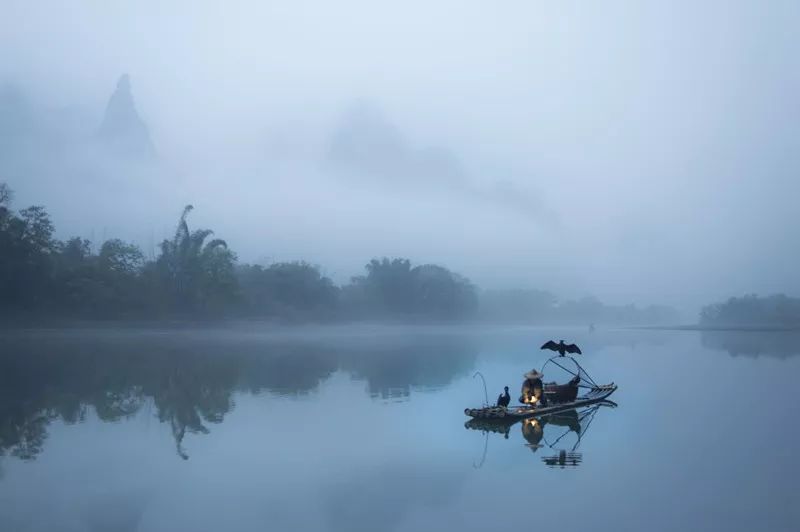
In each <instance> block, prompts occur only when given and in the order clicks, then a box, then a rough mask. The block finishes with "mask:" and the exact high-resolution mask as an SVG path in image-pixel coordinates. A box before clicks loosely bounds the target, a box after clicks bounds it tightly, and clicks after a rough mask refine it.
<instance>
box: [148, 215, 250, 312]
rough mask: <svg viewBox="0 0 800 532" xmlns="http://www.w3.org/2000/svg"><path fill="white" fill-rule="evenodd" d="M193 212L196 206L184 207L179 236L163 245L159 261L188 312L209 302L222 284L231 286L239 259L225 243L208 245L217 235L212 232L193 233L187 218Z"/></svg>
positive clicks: (219, 242) (173, 289) (196, 231)
mask: <svg viewBox="0 0 800 532" xmlns="http://www.w3.org/2000/svg"><path fill="white" fill-rule="evenodd" d="M193 209H194V207H193V206H192V205H187V206H186V207H184V208H183V213H181V217H180V220H179V221H178V227H177V229H176V230H175V236H173V238H172V240H164V241H163V242H162V243H161V256H160V257H159V259H158V264H159V266H160V269H161V271H162V273H163V274H164V275H165V277H166V279H167V283H168V285H169V286H170V288H171V290H172V292H173V294H174V296H175V297H176V300H177V303H178V305H179V306H180V307H182V308H184V309H187V308H193V307H196V306H198V303H201V304H202V303H205V302H206V301H207V300H208V298H209V296H210V295H212V293H213V292H217V291H218V290H217V289H219V288H220V287H221V286H220V284H228V285H230V283H231V279H232V272H233V262H234V260H235V258H234V255H233V254H232V253H231V252H230V251H229V250H228V245H227V244H226V243H225V241H224V240H221V239H219V238H215V239H213V240H209V241H208V242H206V240H207V239H208V237H210V236H211V235H213V234H214V232H213V231H211V230H210V229H195V230H194V231H190V230H189V224H188V223H187V222H186V217H187V216H188V215H189V213H190V212H192V210H193ZM223 288H225V287H223ZM227 288H228V289H229V288H230V286H228V287H227Z"/></svg>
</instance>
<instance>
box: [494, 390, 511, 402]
mask: <svg viewBox="0 0 800 532" xmlns="http://www.w3.org/2000/svg"><path fill="white" fill-rule="evenodd" d="M503 390H504V391H503V393H501V394H500V395H499V396H498V397H497V406H508V404H509V403H510V402H511V396H510V395H508V386H506V387H504V388H503Z"/></svg>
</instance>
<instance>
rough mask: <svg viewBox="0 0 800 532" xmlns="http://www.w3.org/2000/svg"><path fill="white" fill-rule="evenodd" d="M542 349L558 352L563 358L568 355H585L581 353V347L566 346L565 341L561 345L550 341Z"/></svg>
mask: <svg viewBox="0 0 800 532" xmlns="http://www.w3.org/2000/svg"><path fill="white" fill-rule="evenodd" d="M542 349H549V350H550V351H556V352H557V353H558V354H559V355H560V356H562V357H563V356H564V355H565V354H567V353H570V354H571V353H578V354H579V355H582V354H583V353H581V349H580V347H578V346H577V345H575V344H565V343H564V340H561V341H560V342H559V343H555V342H554V341H552V340H550V341H548V342H547V343H546V344H544V345H543V346H542Z"/></svg>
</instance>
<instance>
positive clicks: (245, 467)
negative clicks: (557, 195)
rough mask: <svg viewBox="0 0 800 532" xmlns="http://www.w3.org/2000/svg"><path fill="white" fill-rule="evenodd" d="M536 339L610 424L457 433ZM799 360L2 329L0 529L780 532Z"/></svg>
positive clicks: (663, 351) (633, 344)
mask: <svg viewBox="0 0 800 532" xmlns="http://www.w3.org/2000/svg"><path fill="white" fill-rule="evenodd" d="M550 337H558V338H562V337H563V338H567V339H570V340H571V341H575V342H576V343H578V344H579V345H580V346H581V349H582V350H583V351H584V353H585V355H583V356H582V358H581V359H580V360H581V364H582V365H583V366H584V367H585V368H586V369H587V370H588V371H589V372H590V373H591V374H592V376H593V377H595V379H596V380H598V381H600V382H607V381H612V380H613V381H615V382H616V383H617V384H619V386H620V388H619V390H618V391H617V392H615V394H614V396H612V398H611V399H613V400H614V401H615V402H616V403H617V404H618V406H617V407H612V405H611V404H608V405H596V406H595V407H590V408H585V409H579V410H574V411H567V412H562V413H560V414H558V415H553V416H550V417H547V418H541V419H538V420H531V421H527V422H522V423H517V424H513V425H509V426H481V425H480V424H476V423H475V422H473V421H468V420H467V419H466V418H465V416H464V414H463V412H464V408H465V407H471V406H479V405H480V404H481V403H482V402H483V401H484V395H483V389H482V386H481V385H480V384H479V382H478V381H477V380H475V379H473V378H472V375H473V374H474V373H475V372H476V371H480V372H481V374H483V375H485V377H486V381H487V386H488V388H489V395H490V398H494V397H496V396H497V394H498V393H499V392H500V391H501V390H502V387H503V386H504V385H507V386H509V387H510V388H511V390H512V396H514V395H515V392H516V391H517V390H518V389H519V386H520V384H521V381H522V378H521V377H522V373H523V372H525V371H527V370H529V369H531V368H533V367H537V368H538V367H541V365H542V363H543V362H544V360H545V359H546V358H547V355H546V354H542V353H540V352H539V350H538V347H539V346H540V345H541V343H542V339H546V338H550ZM753 346H756V347H757V349H754V347H753ZM750 353H753V354H756V355H757V356H749V354H750ZM794 353H796V351H794V350H793V349H792V348H791V341H790V340H789V337H780V336H774V335H760V336H752V335H737V334H730V333H724V334H723V333H715V334H708V333H699V332H691V331H689V332H687V331H625V330H603V329H598V330H595V331H593V332H588V331H587V330H586V329H585V328H584V329H580V330H569V329H561V330H555V331H554V330H549V329H548V330H538V329H531V328H508V329H486V330H470V329H458V328H448V327H442V328H432V327H427V328H425V327H422V328H413V327H412V328H385V329H380V330H378V329H368V330H360V329H353V330H344V329H343V330H323V331H311V330H304V329H298V330H295V331H294V332H286V333H276V332H270V333H262V332H259V331H258V330H251V329H247V328H245V329H243V330H239V329H208V330H195V329H180V330H150V329H136V328H130V329H113V330H112V329H107V330H73V331H67V330H50V331H0V531H3V532H5V531H14V532H40V531H42V532H43V531H51V530H64V531H67V532H78V531H80V532H90V531H91V532H94V531H100V530H106V531H126V532H132V531H138V532H161V531H170V532H174V531H177V532H183V531H192V532H194V531H206V530H207V531H212V530H231V531H250V530H309V531H318V530H319V531H348V532H350V531H362V530H363V531H365V532H366V531H375V530H394V531H411V530H414V531H417V530H450V529H458V530H489V529H500V530H506V529H515V528H520V527H527V526H531V519H532V509H535V517H536V519H535V526H536V527H539V528H558V529H559V530H570V531H571V530H585V525H586V523H587V522H591V524H592V527H593V528H594V529H599V530H614V531H618V530H645V529H647V530H664V531H666V530H686V529H703V530H726V531H729V530H733V531H738V530H752V529H760V530H796V529H797V528H798V527H797V524H798V523H800V496H799V495H798V492H797V490H796V489H795V479H796V478H800V465H799V464H798V460H797V458H796V453H795V450H794V445H793V442H795V441H796V440H797V438H798V437H800V430H799V429H798V427H797V424H795V423H793V422H792V421H791V420H792V419H794V418H795V417H796V406H795V403H794V396H795V395H796V394H795V391H794V383H795V381H796V375H797V373H798V372H800V357H796V356H794ZM743 354H748V356H741V355H743ZM731 355H733V356H731ZM764 355H768V356H764ZM548 371H549V370H548ZM547 378H548V379H550V378H552V379H558V378H559V377H558V376H557V375H547ZM465 425H466V429H465ZM765 456H769V457H770V459H769V460H765V459H764V457H765ZM576 505H579V506H580V508H581V519H575V518H574V517H575V515H574V512H575V508H576ZM43 508H46V509H47V511H42V509H43ZM497 508H502V511H495V510H493V509H497Z"/></svg>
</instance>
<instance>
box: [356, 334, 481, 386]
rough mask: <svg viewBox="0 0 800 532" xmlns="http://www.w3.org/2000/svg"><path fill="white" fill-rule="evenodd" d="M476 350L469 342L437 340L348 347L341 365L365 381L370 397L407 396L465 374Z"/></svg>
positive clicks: (445, 384) (473, 361) (473, 362)
mask: <svg viewBox="0 0 800 532" xmlns="http://www.w3.org/2000/svg"><path fill="white" fill-rule="evenodd" d="M475 358H476V354H475V353H474V352H473V351H472V350H471V349H470V346H469V345H466V344H460V343H456V342H446V343H442V342H438V343H433V344H425V345H416V346H415V345H406V346H394V347H392V348H383V349H370V350H368V351H352V352H348V353H345V354H343V355H342V356H341V357H340V359H341V367H342V369H344V370H345V371H347V372H349V373H350V374H351V375H352V376H353V377H354V378H356V379H359V380H365V381H366V382H367V391H368V393H369V394H370V396H371V397H380V398H382V399H397V398H405V397H409V396H410V394H411V391H412V389H421V390H425V389H437V388H442V387H444V386H447V385H449V384H450V383H451V382H452V381H453V379H455V378H456V377H459V376H464V375H467V374H469V372H470V370H471V369H472V368H473V367H474V364H475Z"/></svg>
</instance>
